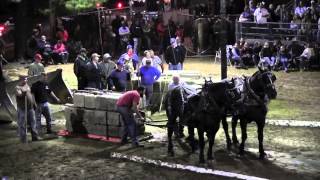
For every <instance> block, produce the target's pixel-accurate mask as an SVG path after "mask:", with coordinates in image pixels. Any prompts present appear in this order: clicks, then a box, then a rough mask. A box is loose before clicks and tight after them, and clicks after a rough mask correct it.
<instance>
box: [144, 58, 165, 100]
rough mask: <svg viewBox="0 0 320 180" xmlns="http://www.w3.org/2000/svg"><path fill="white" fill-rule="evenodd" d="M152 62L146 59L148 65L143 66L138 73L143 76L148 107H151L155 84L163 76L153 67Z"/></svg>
mask: <svg viewBox="0 0 320 180" xmlns="http://www.w3.org/2000/svg"><path fill="white" fill-rule="evenodd" d="M151 61H152V60H151V59H146V65H144V66H142V67H141V68H140V69H139V72H138V76H141V86H142V87H144V88H145V89H146V91H145V94H146V101H147V102H146V106H149V105H150V99H151V97H152V94H153V84H154V83H155V82H156V80H158V79H159V78H160V76H161V72H160V71H159V70H158V69H157V68H155V67H153V66H151Z"/></svg>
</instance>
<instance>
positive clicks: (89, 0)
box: [65, 0, 107, 11]
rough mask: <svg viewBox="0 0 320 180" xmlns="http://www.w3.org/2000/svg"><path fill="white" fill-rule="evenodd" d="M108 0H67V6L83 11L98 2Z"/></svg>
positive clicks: (69, 8)
mask: <svg viewBox="0 0 320 180" xmlns="http://www.w3.org/2000/svg"><path fill="white" fill-rule="evenodd" d="M106 1H107V0H65V7H66V8H67V9H68V10H73V11H81V10H85V9H90V8H93V7H95V6H96V4H97V3H102V2H106Z"/></svg>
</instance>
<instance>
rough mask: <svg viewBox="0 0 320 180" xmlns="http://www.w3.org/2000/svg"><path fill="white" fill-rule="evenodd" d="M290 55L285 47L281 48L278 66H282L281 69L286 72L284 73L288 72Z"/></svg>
mask: <svg viewBox="0 0 320 180" xmlns="http://www.w3.org/2000/svg"><path fill="white" fill-rule="evenodd" d="M289 58H290V55H289V53H288V51H287V49H286V47H285V46H283V45H282V46H281V47H280V50H279V51H278V55H277V62H278V63H277V65H278V66H280V69H282V70H284V72H288V62H289Z"/></svg>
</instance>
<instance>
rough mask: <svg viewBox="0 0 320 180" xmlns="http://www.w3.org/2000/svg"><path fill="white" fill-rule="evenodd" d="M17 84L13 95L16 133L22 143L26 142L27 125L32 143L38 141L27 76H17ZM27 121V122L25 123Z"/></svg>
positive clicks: (33, 105) (33, 103)
mask: <svg viewBox="0 0 320 180" xmlns="http://www.w3.org/2000/svg"><path fill="white" fill-rule="evenodd" d="M19 80H20V81H19V84H18V85H17V86H16V90H15V94H16V101H17V113H18V121H17V124H18V133H19V137H20V140H21V142H22V143H26V142H27V134H26V133H27V124H29V125H30V127H31V136H32V141H37V140H39V137H38V131H37V128H36V121H35V112H34V107H35V101H34V97H33V96H32V94H31V89H30V86H29V85H28V84H27V82H28V77H27V76H22V75H21V76H19ZM26 121H27V122H26Z"/></svg>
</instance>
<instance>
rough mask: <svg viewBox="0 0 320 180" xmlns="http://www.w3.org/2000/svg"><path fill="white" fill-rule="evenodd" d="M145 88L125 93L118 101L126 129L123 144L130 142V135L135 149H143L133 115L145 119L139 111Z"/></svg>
mask: <svg viewBox="0 0 320 180" xmlns="http://www.w3.org/2000/svg"><path fill="white" fill-rule="evenodd" d="M143 92H144V88H143V87H138V89H137V90H133V91H128V92H126V93H124V94H123V95H122V96H121V97H120V98H119V99H118V101H117V103H116V104H117V111H118V112H119V113H120V114H121V117H122V121H123V124H124V129H123V132H122V135H121V144H126V143H127V142H128V140H127V137H128V135H129V136H130V138H131V141H132V146H133V147H141V146H142V145H140V144H139V141H138V139H137V124H136V121H135V119H134V115H133V113H134V112H135V113H136V114H137V115H138V116H139V117H140V118H143V117H142V115H141V114H140V112H139V110H138V104H139V102H140V97H142V96H143Z"/></svg>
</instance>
